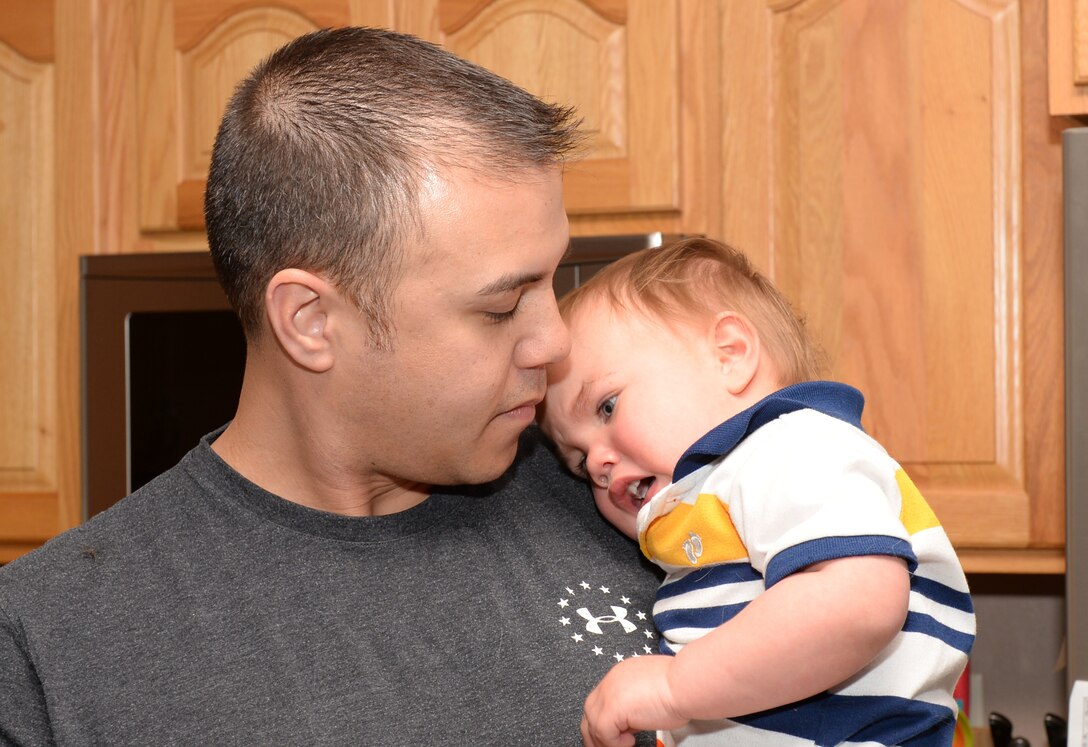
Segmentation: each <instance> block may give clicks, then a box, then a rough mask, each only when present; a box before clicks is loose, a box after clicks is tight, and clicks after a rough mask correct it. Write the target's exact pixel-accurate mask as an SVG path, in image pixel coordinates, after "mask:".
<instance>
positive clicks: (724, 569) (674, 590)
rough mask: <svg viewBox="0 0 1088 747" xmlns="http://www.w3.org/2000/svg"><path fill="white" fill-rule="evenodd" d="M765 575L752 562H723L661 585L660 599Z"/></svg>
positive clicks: (658, 593) (752, 579) (757, 578)
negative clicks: (760, 573)
mask: <svg viewBox="0 0 1088 747" xmlns="http://www.w3.org/2000/svg"><path fill="white" fill-rule="evenodd" d="M762 580H763V576H761V575H759V572H758V571H757V570H756V569H755V568H753V567H752V566H751V564H750V563H744V562H737V563H722V564H721V565H714V566H709V567H707V568H700V569H698V570H693V571H691V572H690V573H688V574H687V575H685V576H682V577H680V578H678V579H676V580H675V581H669V582H667V583H664V584H662V585H661V587H660V588H659V589H658V590H657V598H658V599H668V598H670V597H675V596H677V595H679V594H686V593H688V592H689V591H695V590H696V589H709V588H712V587H715V586H726V585H729V584H740V583H747V582H749V581H762Z"/></svg>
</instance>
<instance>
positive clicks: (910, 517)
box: [895, 467, 941, 534]
mask: <svg viewBox="0 0 1088 747" xmlns="http://www.w3.org/2000/svg"><path fill="white" fill-rule="evenodd" d="M895 481H896V482H897V483H899V494H900V495H901V496H902V498H903V507H902V508H901V509H900V511H899V521H901V522H903V526H904V527H906V529H907V533H908V534H916V533H918V532H920V531H922V530H923V529H931V528H933V527H939V526H940V525H941V522H939V521H938V520H937V514H935V513H933V509H932V508H930V507H929V504H928V503H926V499H925V498H923V497H922V494H921V493H920V492H918V488H916V487H915V486H914V483H913V482H911V479H910V478H909V477H907V473H906V472H904V471H903V468H902V467H900V468H899V470H898V471H897V472H896V473H895Z"/></svg>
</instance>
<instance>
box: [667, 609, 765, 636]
mask: <svg viewBox="0 0 1088 747" xmlns="http://www.w3.org/2000/svg"><path fill="white" fill-rule="evenodd" d="M747 606H748V602H738V603H736V604H720V605H717V606H714V607H683V608H681V609H676V610H665V611H663V612H654V626H655V627H656V628H657V629H658V630H659V631H660V632H661V633H662V635H664V634H666V633H668V632H669V631H670V630H675V629H676V628H704V629H708V630H709V629H711V628H716V627H718V626H719V625H721V624H722V623H725V622H728V621H729V620H732V619H733V618H734V617H735V616H736V615H737V613H738V612H740V611H741V610H742V609H744V608H745V607H747Z"/></svg>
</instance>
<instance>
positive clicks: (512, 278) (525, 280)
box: [476, 272, 544, 296]
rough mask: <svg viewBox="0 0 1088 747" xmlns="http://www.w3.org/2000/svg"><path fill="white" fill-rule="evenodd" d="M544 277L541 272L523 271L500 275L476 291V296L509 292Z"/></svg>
mask: <svg viewBox="0 0 1088 747" xmlns="http://www.w3.org/2000/svg"><path fill="white" fill-rule="evenodd" d="M543 279H544V273H541V272H524V273H518V274H508V275H503V276H502V277H499V278H496V279H495V280H493V281H491V282H490V283H488V284H487V285H485V286H484V287H483V288H480V290H478V291H476V295H477V296H496V295H498V294H500V293H509V292H510V291H512V290H517V289H518V288H521V287H522V286H525V285H532V284H533V283H538V282H540V281H541V280H543Z"/></svg>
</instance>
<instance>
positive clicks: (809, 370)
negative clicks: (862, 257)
mask: <svg viewBox="0 0 1088 747" xmlns="http://www.w3.org/2000/svg"><path fill="white" fill-rule="evenodd" d="M593 299H601V300H604V301H606V302H608V303H609V304H611V305H612V306H613V308H618V309H625V310H629V311H636V312H640V313H642V314H645V315H647V316H649V317H653V318H656V319H659V320H661V321H663V322H665V323H667V324H670V325H672V324H685V323H690V322H691V321H692V320H693V319H699V318H701V317H709V316H713V315H715V314H717V313H718V312H720V311H733V312H735V313H737V314H739V315H741V316H742V317H744V318H745V319H746V320H748V322H749V323H750V324H751V325H752V326H753V327H754V329H755V332H756V334H757V335H758V336H759V339H760V341H761V342H762V345H763V347H764V349H765V350H766V351H767V353H768V355H769V357H770V359H771V362H772V363H774V365H775V368H776V370H777V373H778V376H779V379H780V381H779V383H780V384H781V385H782V386H789V385H791V384H796V383H798V382H801V381H810V380H812V379H815V378H818V377H819V375H820V371H821V370H822V369H823V360H822V354H821V353H820V351H819V350H818V348H817V347H816V346H815V345H814V344H813V342H812V341H811V340H810V339H809V335H808V332H807V330H806V329H805V323H804V320H803V319H802V318H801V317H800V316H798V315H797V314H796V313H795V312H794V310H793V307H791V306H790V303H789V301H787V300H786V298H785V296H783V295H782V293H781V292H780V291H779V290H778V288H777V287H775V285H774V283H772V282H771V281H770V280H768V279H767V278H766V277H764V276H763V275H762V274H760V273H759V271H758V270H756V269H755V267H754V266H753V265H752V263H751V262H750V261H749V260H748V258H747V257H746V256H745V255H744V254H743V253H742V252H740V251H738V250H736V249H734V248H733V247H731V246H728V245H726V244H723V243H721V242H719V241H713V240H711V239H704V238H691V239H684V240H682V241H678V242H676V243H674V244H670V245H668V246H665V247H662V248H660V249H656V248H655V249H643V250H642V251H638V252H634V253H633V254H629V255H627V256H626V257H623V258H622V259H619V260H616V261H615V262H613V263H612V264H610V265H608V266H606V267H605V268H604V269H602V270H601V271H600V272H598V273H597V274H596V275H594V276H593V277H592V278H590V279H589V280H588V281H587V282H586V283H585V284H584V285H581V286H580V287H578V288H575V289H574V290H572V291H571V292H570V293H568V294H566V295H565V296H564V297H563V298H562V299H561V300H560V301H559V310H560V312H561V313H562V315H563V318H564V319H566V320H568V321H569V320H570V318H571V316H572V315H573V314H574V313H575V312H577V311H578V309H579V308H582V307H583V306H584V305H585V304H586V303H587V302H588V301H590V300H593Z"/></svg>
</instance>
